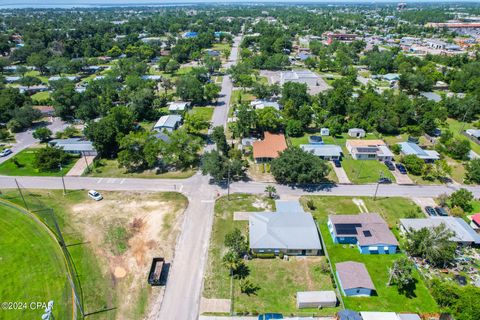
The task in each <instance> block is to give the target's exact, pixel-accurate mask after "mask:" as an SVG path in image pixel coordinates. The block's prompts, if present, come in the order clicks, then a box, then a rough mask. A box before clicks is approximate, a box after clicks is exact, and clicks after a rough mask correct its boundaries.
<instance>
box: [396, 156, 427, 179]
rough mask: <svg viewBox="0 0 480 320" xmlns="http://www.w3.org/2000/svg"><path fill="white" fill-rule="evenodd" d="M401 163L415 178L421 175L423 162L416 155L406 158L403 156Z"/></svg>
mask: <svg viewBox="0 0 480 320" xmlns="http://www.w3.org/2000/svg"><path fill="white" fill-rule="evenodd" d="M401 162H402V163H403V165H404V166H405V168H407V170H408V172H410V173H411V174H413V175H416V176H420V175H422V174H423V171H424V169H425V161H423V160H422V159H420V158H419V157H417V156H416V155H413V154H410V155H408V156H405V157H403V158H402V160H401Z"/></svg>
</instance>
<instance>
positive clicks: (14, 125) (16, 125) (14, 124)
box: [7, 119, 23, 133]
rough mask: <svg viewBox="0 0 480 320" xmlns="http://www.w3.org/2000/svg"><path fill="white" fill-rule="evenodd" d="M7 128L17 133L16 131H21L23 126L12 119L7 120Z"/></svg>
mask: <svg viewBox="0 0 480 320" xmlns="http://www.w3.org/2000/svg"><path fill="white" fill-rule="evenodd" d="M7 128H8V130H10V131H11V132H13V133H17V132H20V131H22V129H23V126H22V124H21V123H20V122H18V120H15V119H12V120H10V121H8V123H7Z"/></svg>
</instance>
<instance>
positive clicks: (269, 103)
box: [250, 99, 281, 111]
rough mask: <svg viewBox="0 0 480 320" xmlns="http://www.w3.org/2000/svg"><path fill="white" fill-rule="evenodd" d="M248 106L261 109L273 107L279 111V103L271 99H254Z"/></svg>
mask: <svg viewBox="0 0 480 320" xmlns="http://www.w3.org/2000/svg"><path fill="white" fill-rule="evenodd" d="M250 106H251V107H253V108H254V109H257V110H261V109H264V108H267V107H270V108H274V109H275V110H279V111H280V108H281V106H280V104H279V103H278V102H276V101H273V100H264V99H256V100H253V101H252V102H250Z"/></svg>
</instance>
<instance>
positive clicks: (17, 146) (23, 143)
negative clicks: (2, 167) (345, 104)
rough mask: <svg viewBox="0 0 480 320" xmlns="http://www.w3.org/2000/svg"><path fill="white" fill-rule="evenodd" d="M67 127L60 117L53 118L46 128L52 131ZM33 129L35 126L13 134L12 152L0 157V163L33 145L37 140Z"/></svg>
mask: <svg viewBox="0 0 480 320" xmlns="http://www.w3.org/2000/svg"><path fill="white" fill-rule="evenodd" d="M66 127H67V124H66V123H65V122H63V121H62V120H60V118H54V120H53V122H51V123H50V124H49V125H48V126H47V128H49V129H50V130H52V132H53V133H55V132H57V131H62V130H64V129H65V128H66ZM34 131H35V128H30V129H28V130H27V131H23V132H19V133H17V134H15V140H16V142H15V143H14V144H13V146H12V148H11V149H12V151H13V153H12V154H10V155H9V156H7V157H2V158H0V163H3V162H5V161H7V160H8V159H10V158H11V157H13V156H15V154H17V153H19V152H20V151H22V150H24V149H26V148H28V147H30V146H32V145H34V144H35V143H37V142H38V140H37V139H35V138H34V137H33V135H32V134H33V132H34Z"/></svg>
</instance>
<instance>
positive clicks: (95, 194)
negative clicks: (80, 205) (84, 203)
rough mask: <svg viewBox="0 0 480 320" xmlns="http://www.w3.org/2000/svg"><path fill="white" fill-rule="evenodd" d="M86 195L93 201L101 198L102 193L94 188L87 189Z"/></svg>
mask: <svg viewBox="0 0 480 320" xmlns="http://www.w3.org/2000/svg"><path fill="white" fill-rule="evenodd" d="M88 196H89V197H90V198H92V199H93V200H95V201H100V200H102V199H103V197H102V195H101V194H100V193H98V192H97V191H95V190H90V191H88Z"/></svg>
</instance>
